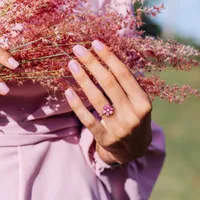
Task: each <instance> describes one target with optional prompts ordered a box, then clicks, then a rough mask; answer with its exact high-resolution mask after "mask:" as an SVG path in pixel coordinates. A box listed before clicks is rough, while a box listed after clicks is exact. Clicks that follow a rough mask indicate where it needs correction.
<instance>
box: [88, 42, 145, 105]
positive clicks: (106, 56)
mask: <svg viewBox="0 0 200 200" xmlns="http://www.w3.org/2000/svg"><path fill="white" fill-rule="evenodd" d="M92 47H93V49H94V51H95V52H96V53H97V55H98V56H99V57H100V58H101V60H102V61H104V62H105V64H106V65H107V66H108V67H109V68H110V69H111V71H112V72H113V74H114V76H115V77H116V79H117V80H118V82H119V83H120V85H121V87H122V88H123V89H124V91H125V92H126V94H127V95H128V97H129V99H130V100H131V102H134V103H136V104H137V103H139V104H141V100H144V98H145V99H148V97H147V94H146V93H145V92H144V91H143V89H142V88H141V87H140V85H139V84H138V82H137V81H136V79H135V78H134V77H133V75H132V74H131V72H130V71H129V69H128V68H127V67H126V65H125V64H124V63H123V62H122V61H121V60H120V59H119V58H118V57H117V56H116V55H114V54H113V53H112V52H111V51H109V49H108V47H107V46H106V45H104V44H103V43H101V42H100V41H98V40H95V41H93V42H92Z"/></svg>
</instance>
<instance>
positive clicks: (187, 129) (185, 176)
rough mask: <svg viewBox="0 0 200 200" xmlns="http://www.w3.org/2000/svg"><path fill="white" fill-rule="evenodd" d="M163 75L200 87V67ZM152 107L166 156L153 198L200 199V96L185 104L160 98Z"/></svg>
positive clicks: (153, 199)
mask: <svg viewBox="0 0 200 200" xmlns="http://www.w3.org/2000/svg"><path fill="white" fill-rule="evenodd" d="M161 76H162V78H163V79H165V80H167V81H168V82H169V83H175V82H176V83H180V84H183V83H188V84H190V85H191V86H193V87H195V88H199V89H200V69H194V70H192V71H191V72H173V73H172V72H165V73H163V74H162V75H161ZM153 106H154V109H153V120H154V121H155V122H156V123H157V124H159V125H160V126H161V127H162V128H163V129H164V131H165V136H166V145H167V157H166V161H165V164H164V167H163V170H162V172H161V174H160V177H159V179H158V182H157V184H156V186H155V188H154V191H153V193H152V196H151V198H150V200H161V199H162V200H199V199H200V189H199V188H200V159H199V158H200V157H199V151H200V99H197V98H195V97H190V98H189V99H187V100H186V101H185V102H184V103H183V104H182V105H178V104H170V103H168V102H166V101H161V100H158V99H157V100H155V101H154V103H153Z"/></svg>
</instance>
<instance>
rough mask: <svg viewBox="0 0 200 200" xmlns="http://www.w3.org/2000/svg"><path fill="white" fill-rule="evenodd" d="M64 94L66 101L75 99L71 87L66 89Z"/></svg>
mask: <svg viewBox="0 0 200 200" xmlns="http://www.w3.org/2000/svg"><path fill="white" fill-rule="evenodd" d="M65 96H66V98H67V100H68V101H72V100H74V99H75V95H74V92H73V91H72V90H71V89H67V90H66V91H65Z"/></svg>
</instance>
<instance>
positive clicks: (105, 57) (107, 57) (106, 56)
mask: <svg viewBox="0 0 200 200" xmlns="http://www.w3.org/2000/svg"><path fill="white" fill-rule="evenodd" d="M102 57H103V60H104V62H107V63H109V62H110V59H111V58H112V52H111V51H109V50H108V51H106V52H105V53H104V55H103V56H102Z"/></svg>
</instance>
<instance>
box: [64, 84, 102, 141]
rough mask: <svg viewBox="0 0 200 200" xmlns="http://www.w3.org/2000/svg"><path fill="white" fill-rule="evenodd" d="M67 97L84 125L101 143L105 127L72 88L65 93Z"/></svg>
mask: <svg viewBox="0 0 200 200" xmlns="http://www.w3.org/2000/svg"><path fill="white" fill-rule="evenodd" d="M65 96H66V98H67V100H68V103H69V105H70V107H71V108H72V110H73V111H74V112H75V113H76V115H77V117H78V118H79V120H80V121H81V122H82V124H83V125H84V126H85V127H87V128H88V129H89V130H90V132H91V133H92V134H93V135H94V137H95V139H96V141H97V142H101V138H102V136H103V134H104V132H105V129H104V127H103V125H102V124H101V123H100V122H99V121H98V120H97V119H96V118H95V117H94V116H93V115H92V113H90V111H89V110H88V109H87V108H86V107H85V105H84V104H83V102H82V101H81V99H80V98H79V96H78V95H77V94H76V93H75V92H74V91H73V90H72V88H69V89H67V90H66V91H65Z"/></svg>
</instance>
